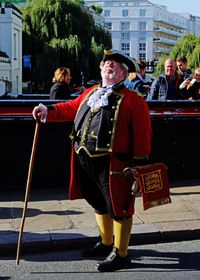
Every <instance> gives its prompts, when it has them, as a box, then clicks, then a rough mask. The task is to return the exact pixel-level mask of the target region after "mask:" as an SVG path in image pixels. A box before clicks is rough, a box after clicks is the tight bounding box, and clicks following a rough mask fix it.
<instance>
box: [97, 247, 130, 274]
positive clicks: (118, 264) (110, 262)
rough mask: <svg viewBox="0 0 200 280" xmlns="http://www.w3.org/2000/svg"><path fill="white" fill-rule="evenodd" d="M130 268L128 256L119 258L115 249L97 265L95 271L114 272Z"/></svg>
mask: <svg viewBox="0 0 200 280" xmlns="http://www.w3.org/2000/svg"><path fill="white" fill-rule="evenodd" d="M130 266H131V260H130V258H129V256H128V255H127V256H126V257H121V256H120V255H118V254H117V248H113V251H112V252H111V253H110V255H109V256H108V257H107V258H106V259H105V260H104V261H103V262H99V263H98V264H97V269H98V270H99V271H100V272H109V271H115V270H119V269H123V268H128V267H130Z"/></svg>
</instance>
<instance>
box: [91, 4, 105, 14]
mask: <svg viewBox="0 0 200 280" xmlns="http://www.w3.org/2000/svg"><path fill="white" fill-rule="evenodd" d="M90 9H92V10H93V11H94V12H95V13H97V14H101V13H102V12H103V9H102V8H101V7H99V6H95V5H90Z"/></svg>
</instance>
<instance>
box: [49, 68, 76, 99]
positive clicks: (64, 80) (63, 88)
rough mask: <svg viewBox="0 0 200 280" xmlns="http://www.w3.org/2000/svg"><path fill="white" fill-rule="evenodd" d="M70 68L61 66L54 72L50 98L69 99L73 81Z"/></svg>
mask: <svg viewBox="0 0 200 280" xmlns="http://www.w3.org/2000/svg"><path fill="white" fill-rule="evenodd" d="M71 78H72V77H71V75H70V69H69V68H66V67H59V68H57V69H56V71H55V72H54V77H53V80H52V81H53V83H54V84H53V86H52V87H51V89H50V99H69V98H70V93H71V91H70V88H69V84H70V81H71Z"/></svg>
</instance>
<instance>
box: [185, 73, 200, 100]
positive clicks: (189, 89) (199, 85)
mask: <svg viewBox="0 0 200 280" xmlns="http://www.w3.org/2000/svg"><path fill="white" fill-rule="evenodd" d="M180 90H181V94H182V95H183V96H184V98H191V99H194V100H198V99H200V68H197V69H195V71H194V75H193V77H192V78H188V79H186V80H184V81H183V82H182V84H181V85H180Z"/></svg>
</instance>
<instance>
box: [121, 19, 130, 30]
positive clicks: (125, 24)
mask: <svg viewBox="0 0 200 280" xmlns="http://www.w3.org/2000/svg"><path fill="white" fill-rule="evenodd" d="M121 30H130V22H127V21H126V22H121Z"/></svg>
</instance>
